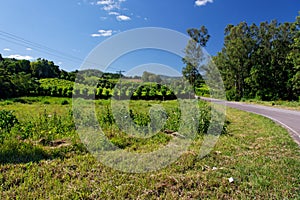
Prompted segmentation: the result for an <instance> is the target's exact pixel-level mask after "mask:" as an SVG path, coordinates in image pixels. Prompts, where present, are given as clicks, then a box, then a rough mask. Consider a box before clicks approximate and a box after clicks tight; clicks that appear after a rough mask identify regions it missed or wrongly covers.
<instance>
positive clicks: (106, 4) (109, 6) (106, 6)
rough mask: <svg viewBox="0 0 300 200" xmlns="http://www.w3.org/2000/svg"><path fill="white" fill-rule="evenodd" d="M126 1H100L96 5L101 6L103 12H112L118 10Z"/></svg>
mask: <svg viewBox="0 0 300 200" xmlns="http://www.w3.org/2000/svg"><path fill="white" fill-rule="evenodd" d="M125 1H126V0H100V1H97V3H96V5H100V6H102V9H103V10H105V11H108V12H110V11H112V10H120V9H121V4H122V3H123V2H125Z"/></svg>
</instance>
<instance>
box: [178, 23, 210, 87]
mask: <svg viewBox="0 0 300 200" xmlns="http://www.w3.org/2000/svg"><path fill="white" fill-rule="evenodd" d="M187 32H188V34H189V36H190V37H191V39H190V40H189V41H188V44H187V46H186V48H185V57H184V58H183V59H182V60H183V63H184V64H185V65H186V67H184V68H183V69H182V74H183V76H184V77H185V78H186V80H188V81H189V83H190V84H191V85H192V86H193V87H194V90H195V88H196V87H200V86H201V84H203V83H204V81H203V78H202V76H201V74H200V72H201V65H202V64H201V63H202V61H203V60H204V52H203V50H202V48H203V47H205V46H206V43H207V42H208V40H209V38H210V35H209V34H208V30H207V28H206V27H205V26H202V27H201V28H200V29H195V28H192V29H188V30H187Z"/></svg>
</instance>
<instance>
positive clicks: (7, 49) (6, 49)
mask: <svg viewBox="0 0 300 200" xmlns="http://www.w3.org/2000/svg"><path fill="white" fill-rule="evenodd" d="M3 51H11V49H9V48H5V49H3Z"/></svg>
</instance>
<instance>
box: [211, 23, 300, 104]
mask: <svg viewBox="0 0 300 200" xmlns="http://www.w3.org/2000/svg"><path fill="white" fill-rule="evenodd" d="M298 24H299V17H298V20H297V21H296V22H295V23H287V22H286V23H282V24H280V23H278V22H277V21H276V20H273V21H271V22H270V23H268V22H262V23H261V24H260V25H259V26H257V25H256V24H252V25H248V24H247V23H246V22H241V23H240V24H238V25H236V26H234V25H228V26H227V27H226V29H225V41H224V48H223V49H222V51H221V52H219V53H218V55H217V56H215V57H214V62H215V63H216V65H217V66H218V67H219V69H220V71H221V75H222V77H223V81H224V84H225V87H226V90H227V98H228V99H229V100H240V99H241V98H257V99H260V100H278V99H285V100H295V99H297V98H298V96H299V91H300V90H299V87H298V85H299V84H298V82H299V81H298V75H299V74H298V71H299V70H298V68H299V67H297V66H298V60H299V59H298V57H299V51H298V46H299V45H298V43H297V41H298V40H299V30H300V29H299V25H298Z"/></svg>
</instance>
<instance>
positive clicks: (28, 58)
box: [7, 54, 33, 60]
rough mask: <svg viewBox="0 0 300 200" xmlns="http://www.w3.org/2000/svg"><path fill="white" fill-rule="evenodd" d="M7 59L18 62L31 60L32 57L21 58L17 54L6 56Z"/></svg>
mask: <svg viewBox="0 0 300 200" xmlns="http://www.w3.org/2000/svg"><path fill="white" fill-rule="evenodd" d="M7 58H15V59H18V60H33V57H31V56H21V55H18V54H15V55H10V56H7Z"/></svg>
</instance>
